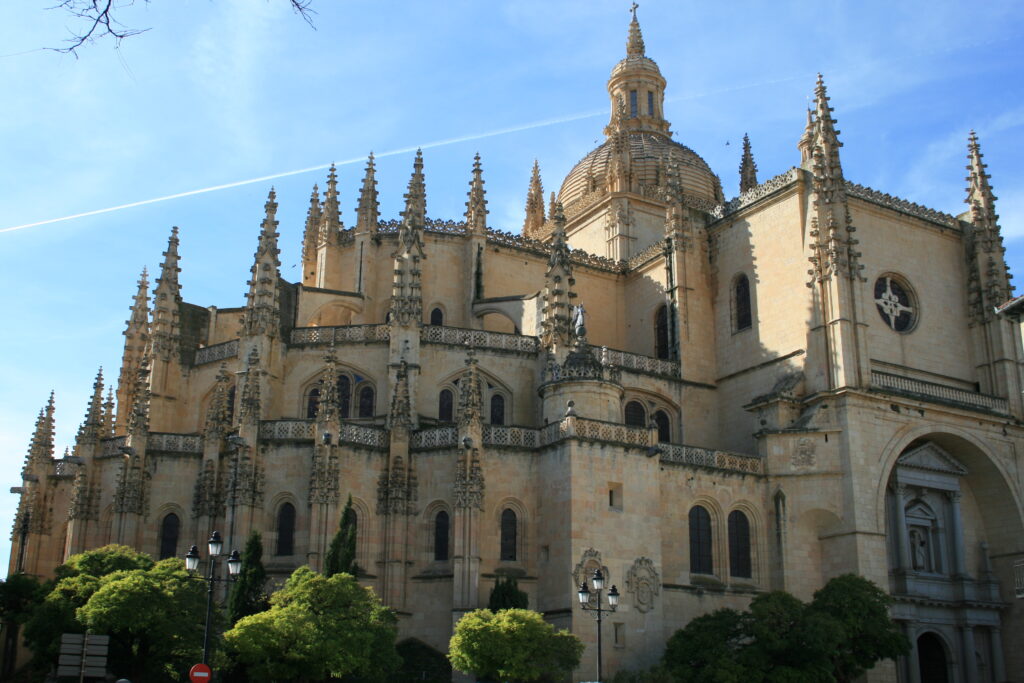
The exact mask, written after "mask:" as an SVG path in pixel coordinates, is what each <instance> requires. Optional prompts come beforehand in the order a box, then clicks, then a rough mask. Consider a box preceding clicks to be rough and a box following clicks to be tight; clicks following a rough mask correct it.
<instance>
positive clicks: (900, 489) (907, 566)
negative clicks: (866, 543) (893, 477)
mask: <svg viewBox="0 0 1024 683" xmlns="http://www.w3.org/2000/svg"><path fill="white" fill-rule="evenodd" d="M906 493H907V487H906V486H904V485H903V484H898V485H897V486H896V551H897V557H899V566H898V567H897V569H901V570H903V571H910V570H911V569H913V565H912V564H911V563H910V548H909V547H908V546H907V511H906V510H905V509H904V506H903V498H904V496H905V495H906Z"/></svg>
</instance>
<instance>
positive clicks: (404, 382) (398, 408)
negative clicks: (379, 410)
mask: <svg viewBox="0 0 1024 683" xmlns="http://www.w3.org/2000/svg"><path fill="white" fill-rule="evenodd" d="M394 386H395V388H394V393H392V394H391V410H390V411H389V412H388V427H389V428H390V429H392V430H398V431H403V430H409V429H412V415H411V411H412V406H411V404H410V402H409V370H408V366H407V365H406V362H405V361H404V360H403V361H402V362H401V364H400V365H399V366H398V373H397V374H396V376H395V385H394Z"/></svg>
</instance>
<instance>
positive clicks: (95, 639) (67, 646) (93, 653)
mask: <svg viewBox="0 0 1024 683" xmlns="http://www.w3.org/2000/svg"><path fill="white" fill-rule="evenodd" d="M109 644H110V636H96V635H92V634H88V635H86V634H83V633H64V634H62V635H61V637H60V657H59V659H58V660H57V675H58V676H75V677H77V678H79V680H81V679H82V678H103V677H105V676H106V675H107V671H106V663H107V649H108V646H109ZM207 680H209V679H207Z"/></svg>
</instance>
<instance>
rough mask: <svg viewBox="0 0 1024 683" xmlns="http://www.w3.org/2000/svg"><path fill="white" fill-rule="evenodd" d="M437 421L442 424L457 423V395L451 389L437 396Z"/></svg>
mask: <svg viewBox="0 0 1024 683" xmlns="http://www.w3.org/2000/svg"><path fill="white" fill-rule="evenodd" d="M437 419H438V420H440V421H441V422H454V421H455V395H454V394H453V393H452V391H451V389H442V390H441V393H440V394H438V395H437Z"/></svg>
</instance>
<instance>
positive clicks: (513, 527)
mask: <svg viewBox="0 0 1024 683" xmlns="http://www.w3.org/2000/svg"><path fill="white" fill-rule="evenodd" d="M517 526H518V520H517V519H516V513H515V511H514V510H512V509H511V508H505V509H504V510H502V511H501V560H502V562H515V560H516V535H517V533H518V531H519V529H518V528H517Z"/></svg>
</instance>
